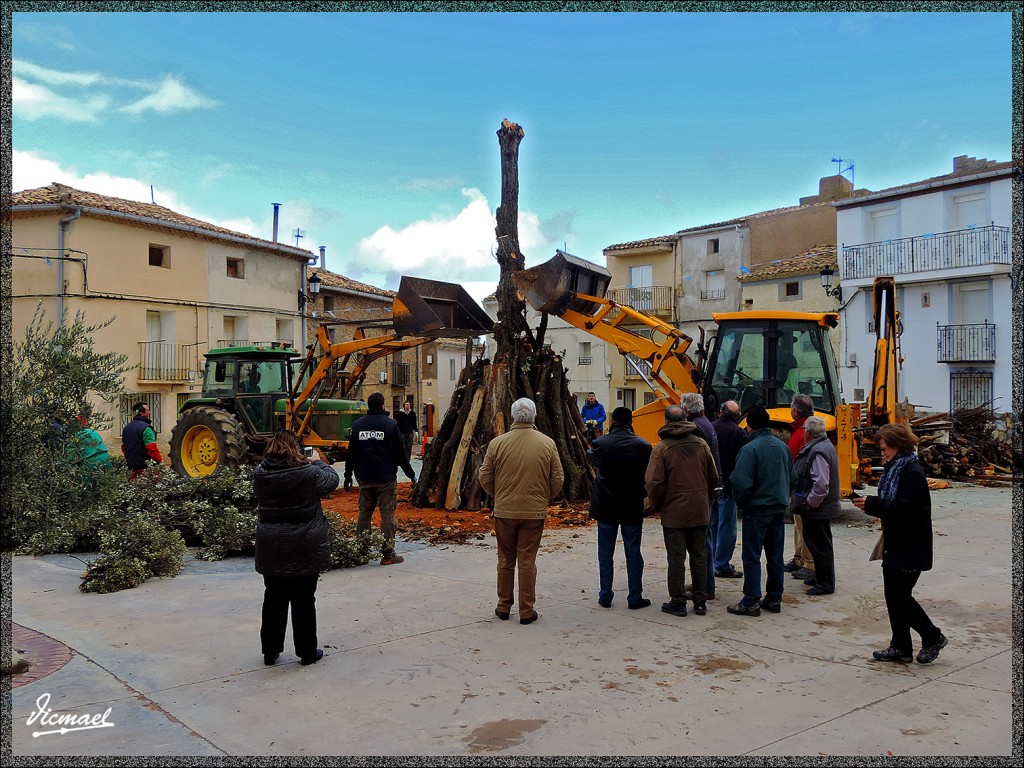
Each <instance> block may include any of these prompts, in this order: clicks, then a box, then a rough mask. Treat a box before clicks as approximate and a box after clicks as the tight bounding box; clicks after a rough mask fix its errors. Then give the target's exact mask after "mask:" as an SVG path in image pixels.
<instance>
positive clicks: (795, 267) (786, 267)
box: [738, 245, 839, 283]
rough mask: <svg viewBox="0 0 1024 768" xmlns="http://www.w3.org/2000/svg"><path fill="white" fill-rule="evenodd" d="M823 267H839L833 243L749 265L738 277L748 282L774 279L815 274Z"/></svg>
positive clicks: (742, 281) (743, 281) (741, 280)
mask: <svg viewBox="0 0 1024 768" xmlns="http://www.w3.org/2000/svg"><path fill="white" fill-rule="evenodd" d="M824 267H832V268H833V269H835V270H837V271H838V269H839V264H838V262H837V261H836V247H835V246H834V245H818V246H815V247H814V248H812V249H811V250H809V251H807V253H802V254H800V255H799V256H793V257H791V258H788V259H776V260H775V261H770V262H768V263H767V264H758V265H757V266H753V267H751V268H750V271H749V272H748V273H747V274H745V275H740V277H739V278H738V279H739V281H740V282H741V283H749V282H753V281H755V280H774V279H777V278H780V277H790V276H792V275H816V274H818V273H819V272H820V271H821V270H822V269H823V268H824Z"/></svg>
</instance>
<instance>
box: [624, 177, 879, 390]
mask: <svg viewBox="0 0 1024 768" xmlns="http://www.w3.org/2000/svg"><path fill="white" fill-rule="evenodd" d="M861 191H863V190H858V193H859V192H861ZM852 194H854V190H853V186H852V184H850V182H849V181H848V180H847V179H846V178H844V177H842V176H829V177H825V178H822V179H821V180H820V181H819V185H818V194H817V195H813V196H809V197H804V198H801V199H800V201H799V205H795V206H789V207H785V208H776V209H773V210H769V211H762V212H760V213H754V214H751V215H749V216H742V217H739V218H735V219H729V220H727V221H720V222H717V223H715V224H707V225H703V226H699V227H690V228H688V229H684V230H680V231H678V232H676V233H674V234H671V235H663V236H660V237H654V238H648V239H645V240H637V241H633V242H628V243H617V244H615V245H610V246H608V247H607V248H605V249H604V255H605V259H606V262H607V269H608V271H609V272H611V274H612V279H611V285H610V290H609V291H608V296H609V297H610V298H612V299H614V300H615V301H618V302H620V303H624V304H629V305H630V306H632V307H634V308H636V309H642V310H645V311H647V312H649V313H650V314H653V315H655V316H656V317H658V318H659V319H661V320H664V321H666V322H668V323H670V324H671V325H673V326H674V327H676V328H678V329H679V330H681V331H682V332H683V333H685V334H687V335H688V336H690V337H691V338H692V339H693V346H691V349H690V352H691V355H693V353H695V352H696V351H697V344H698V343H699V342H700V341H701V330H702V329H704V330H706V331H708V330H711V328H712V326H713V325H714V320H713V318H712V314H713V313H716V312H735V311H737V310H739V309H740V308H741V300H742V298H743V296H744V294H743V290H742V289H741V284H740V282H739V280H738V278H740V277H741V276H743V275H746V274H748V273H750V272H751V270H753V269H755V268H757V267H759V266H760V265H767V264H771V263H773V262H779V261H782V260H785V259H790V258H793V257H794V256H796V255H798V254H805V253H808V252H810V251H812V250H813V249H815V248H818V247H820V246H823V245H824V246H826V247H832V248H833V250H834V248H835V243H836V213H835V209H834V208H833V206H832V202H833V201H834V200H838V199H842V198H845V197H849V196H851V195H852ZM818 285H819V288H818V291H819V292H821V293H822V294H823V292H822V291H821V288H820V278H819V282H818ZM748 298H749V297H748ZM755 301H756V299H755ZM790 304H792V302H790ZM758 308H759V309H764V307H758ZM801 311H802V310H801ZM609 359H610V360H611V370H612V376H611V382H610V386H611V390H612V395H613V400H612V401H611V406H612V407H615V406H620V405H624V406H626V407H627V408H634V409H635V408H639V407H641V406H643V405H645V404H647V403H650V402H652V401H653V400H654V399H655V397H656V394H655V393H654V392H653V391H651V389H650V387H649V386H648V385H647V383H646V382H645V381H644V376H643V373H642V372H643V371H644V369H645V364H644V363H643V361H639V360H635V359H634V360H632V363H633V365H631V364H630V360H629V359H628V356H626V357H623V356H617V355H609ZM638 368H639V370H637V369H638Z"/></svg>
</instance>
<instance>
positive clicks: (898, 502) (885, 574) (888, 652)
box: [853, 424, 948, 664]
mask: <svg viewBox="0 0 1024 768" xmlns="http://www.w3.org/2000/svg"><path fill="white" fill-rule="evenodd" d="M875 442H876V443H877V444H878V447H879V448H880V449H881V451H882V458H883V459H884V460H885V470H884V471H883V472H882V477H881V478H880V480H879V482H878V496H873V497H863V496H862V497H860V498H856V499H854V500H853V503H854V505H855V506H856V507H858V508H860V509H863V510H864V511H865V512H866V513H867V514H869V515H872V516H873V517H877V518H880V519H881V521H882V547H883V554H882V582H883V584H884V586H885V607H886V609H887V610H888V612H889V624H890V626H891V627H892V640H891V641H890V642H889V647H888V648H886V649H885V650H884V651H875V652H874V654H873V655H874V657H875V660H876V661H902V662H904V663H909V662H911V661H913V660H914V646H913V641H912V640H911V637H910V630H911V629H913V630H914V631H915V632H917V633H918V634H919V635H920V636H921V650H920V652H919V653H918V654H917V661H918V663H920V664H928V663H930V662H932V661H934V660H935V657H936V656H938V655H939V651H941V650H942V649H943V648H945V647H946V643H947V642H948V641H947V639H946V636H945V635H944V634H942V632H941V630H939V628H938V627H936V626H935V625H934V624H933V623H932V620H931V619H930V618H928V614H927V613H925V610H924V608H922V607H921V605H920V604H919V603H918V602H917V600H915V599H914V596H913V594H912V592H913V590H914V585H915V584H917V580H918V578H919V577H920V576H921V571H928V570H931V567H932V502H931V494H930V493H929V491H928V480H927V478H926V477H925V475H924V470H923V469H922V468H921V465H920V463H919V462H918V460H917V454H916V453H915V448H916V447H917V438H916V437H915V436H914V433H913V432H911V431H910V429H909V428H908V427H906V426H905V425H903V424H885V425H883V426H882V427H880V428H879V430H878V432H877V434H876V436H875Z"/></svg>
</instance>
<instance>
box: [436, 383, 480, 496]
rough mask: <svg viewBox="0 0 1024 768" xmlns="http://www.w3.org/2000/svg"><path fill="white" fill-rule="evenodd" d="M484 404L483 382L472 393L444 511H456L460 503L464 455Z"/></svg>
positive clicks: (467, 451) (449, 482) (453, 464)
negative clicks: (471, 400)
mask: <svg viewBox="0 0 1024 768" xmlns="http://www.w3.org/2000/svg"><path fill="white" fill-rule="evenodd" d="M483 404H484V386H483V382H481V383H480V386H479V387H477V388H476V392H474V393H473V402H472V403H471V404H470V407H469V415H468V416H467V418H466V424H465V426H464V427H463V430H462V439H461V440H460V441H459V447H458V449H457V450H456V452H455V460H454V461H453V462H452V470H451V479H450V480H449V481H448V494H447V497H446V499H445V505H444V506H445V509H458V508H459V502H461V501H462V471H463V469H465V467H466V455H467V454H468V453H469V445H470V442H472V440H473V432H474V430H476V422H477V419H478V418H479V417H480V409H481V408H482V407H483Z"/></svg>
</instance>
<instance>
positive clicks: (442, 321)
mask: <svg viewBox="0 0 1024 768" xmlns="http://www.w3.org/2000/svg"><path fill="white" fill-rule="evenodd" d="M392 306H393V313H394V324H395V331H396V332H397V333H398V334H399V335H401V336H427V337H437V338H472V337H474V336H480V335H482V334H485V333H490V332H491V330H492V329H493V328H494V321H493V320H491V318H490V317H489V316H488V315H487V313H486V312H484V310H483V308H482V307H481V306H480V305H479V304H477V303H476V301H475V300H474V299H473V297H472V296H470V295H469V294H468V293H466V289H465V288H463V287H462V286H461V285H458V284H457V283H443V282H441V281H439V280H427V279H426V278H423V277H409V276H407V275H402V281H401V282H400V283H399V285H398V295H397V296H396V297H395V299H394V302H393V305H392Z"/></svg>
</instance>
